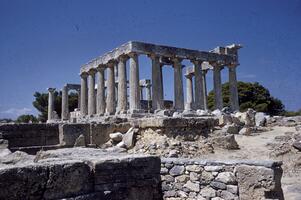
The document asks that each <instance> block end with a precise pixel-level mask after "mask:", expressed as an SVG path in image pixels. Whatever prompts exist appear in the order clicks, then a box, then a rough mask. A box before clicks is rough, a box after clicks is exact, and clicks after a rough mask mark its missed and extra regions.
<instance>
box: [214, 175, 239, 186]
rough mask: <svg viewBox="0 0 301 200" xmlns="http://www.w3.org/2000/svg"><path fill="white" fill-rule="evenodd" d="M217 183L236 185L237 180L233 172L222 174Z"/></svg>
mask: <svg viewBox="0 0 301 200" xmlns="http://www.w3.org/2000/svg"><path fill="white" fill-rule="evenodd" d="M215 180H216V181H219V182H222V183H225V184H235V183H236V178H235V176H234V174H233V173H232V172H221V173H219V174H218V175H217V177H216V178H215Z"/></svg>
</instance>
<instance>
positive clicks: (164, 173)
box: [161, 158, 283, 200]
mask: <svg viewBox="0 0 301 200" xmlns="http://www.w3.org/2000/svg"><path fill="white" fill-rule="evenodd" d="M281 164H282V163H280V162H259V161H258V162H256V161H254V162H253V161H226V162H219V161H206V160H198V159H175V158H164V159H162V162H161V181H162V191H163V193H164V199H170V200H171V199H172V200H180V199H200V200H202V199H203V200H206V199H212V200H222V199H224V200H238V199H240V200H249V199H254V200H260V199H283V193H282V189H281V182H280V180H281V176H282V169H281Z"/></svg>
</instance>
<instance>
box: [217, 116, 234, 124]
mask: <svg viewBox="0 0 301 200" xmlns="http://www.w3.org/2000/svg"><path fill="white" fill-rule="evenodd" d="M231 123H232V117H231V115H227V114H222V115H220V116H219V118H218V125H219V126H225V125H226V124H231Z"/></svg>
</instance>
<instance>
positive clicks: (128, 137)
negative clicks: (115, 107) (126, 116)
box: [122, 128, 138, 149]
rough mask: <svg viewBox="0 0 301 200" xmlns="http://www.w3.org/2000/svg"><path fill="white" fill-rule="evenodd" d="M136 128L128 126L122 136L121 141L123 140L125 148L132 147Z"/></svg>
mask: <svg viewBox="0 0 301 200" xmlns="http://www.w3.org/2000/svg"><path fill="white" fill-rule="evenodd" d="M137 131H138V130H137V129H134V128H130V129H129V130H128V131H127V132H126V133H125V134H124V136H123V139H122V141H123V142H124V144H125V146H126V148H128V149H129V148H132V147H133V146H134V144H135V134H136V133H137Z"/></svg>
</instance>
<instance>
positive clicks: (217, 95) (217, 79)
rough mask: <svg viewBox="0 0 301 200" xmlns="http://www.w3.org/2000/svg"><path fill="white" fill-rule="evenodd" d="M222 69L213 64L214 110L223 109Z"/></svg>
mask: <svg viewBox="0 0 301 200" xmlns="http://www.w3.org/2000/svg"><path fill="white" fill-rule="evenodd" d="M221 70H222V67H221V66H218V65H217V64H213V87H214V105H215V109H220V110H221V109H223V96H222V79H221Z"/></svg>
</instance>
